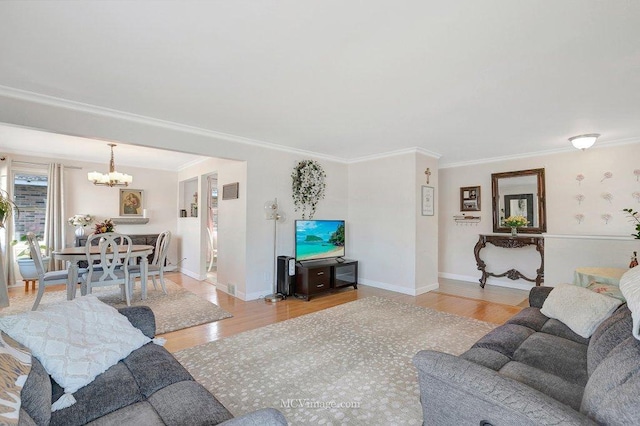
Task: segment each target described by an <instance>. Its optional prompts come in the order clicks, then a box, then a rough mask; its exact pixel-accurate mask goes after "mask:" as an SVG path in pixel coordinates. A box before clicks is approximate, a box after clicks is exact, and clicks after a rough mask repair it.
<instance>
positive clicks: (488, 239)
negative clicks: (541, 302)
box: [473, 234, 544, 288]
mask: <svg viewBox="0 0 640 426" xmlns="http://www.w3.org/2000/svg"><path fill="white" fill-rule="evenodd" d="M487 243H489V244H492V245H494V246H496V247H502V248H507V249H516V248H522V247H526V246H535V248H536V250H537V251H538V253H540V268H538V269H537V270H536V277H535V278H529V277H527V276H525V275H523V274H522V273H521V272H520V271H518V270H516V269H509V270H508V271H506V272H504V273H502V274H494V273H493V272H487V264H486V263H485V262H484V261H483V260H482V259H480V251H481V250H482V249H483V248H485V247H486V246H487ZM473 254H474V255H475V256H476V264H477V265H478V270H479V271H481V272H482V277H480V287H482V288H484V286H485V284H486V283H487V277H490V276H491V277H504V276H506V277H507V278H509V279H511V280H517V279H519V278H522V279H523V280H527V281H530V282H534V283H536V286H539V285H542V282H543V281H544V239H543V238H542V236H531V235H526V236H525V235H518V236H515V237H512V236H511V235H508V234H505V235H484V234H480V238H479V239H478V242H477V243H476V245H475V247H474V248H473Z"/></svg>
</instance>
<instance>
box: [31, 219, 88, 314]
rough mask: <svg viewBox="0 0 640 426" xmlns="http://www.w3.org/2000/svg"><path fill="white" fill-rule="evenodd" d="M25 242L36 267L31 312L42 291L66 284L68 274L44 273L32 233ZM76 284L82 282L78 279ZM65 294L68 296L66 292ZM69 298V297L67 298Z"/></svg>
mask: <svg viewBox="0 0 640 426" xmlns="http://www.w3.org/2000/svg"><path fill="white" fill-rule="evenodd" d="M27 242H28V244H29V252H30V253H31V258H32V259H33V263H34V265H35V267H36V272H37V273H38V278H37V279H38V295H37V296H36V301H35V302H34V303H33V307H32V308H31V310H32V311H35V310H36V309H38V305H39V304H40V300H42V295H43V294H44V290H45V288H46V287H47V286H51V285H57V284H67V285H68V283H67V282H68V280H69V274H68V273H67V271H49V272H45V269H44V263H43V261H42V253H41V252H40V245H39V244H38V240H37V238H36V236H35V234H34V233H33V232H29V233H28V234H27ZM78 282H79V283H81V282H82V278H80V277H79V278H78ZM67 294H69V293H68V292H67ZM67 298H69V297H67Z"/></svg>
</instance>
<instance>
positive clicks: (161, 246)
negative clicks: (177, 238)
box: [128, 231, 171, 294]
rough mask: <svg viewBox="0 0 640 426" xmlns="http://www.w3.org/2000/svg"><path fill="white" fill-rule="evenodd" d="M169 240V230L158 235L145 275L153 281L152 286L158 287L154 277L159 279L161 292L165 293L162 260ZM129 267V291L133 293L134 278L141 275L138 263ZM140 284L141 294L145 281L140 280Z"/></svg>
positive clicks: (143, 291)
mask: <svg viewBox="0 0 640 426" xmlns="http://www.w3.org/2000/svg"><path fill="white" fill-rule="evenodd" d="M170 242H171V232H170V231H164V232H163V233H161V234H160V235H158V239H157V240H156V248H155V250H154V251H153V260H152V261H151V263H149V266H148V268H147V277H151V281H152V282H153V288H155V289H156V290H157V289H158V284H157V282H156V277H158V278H159V280H160V285H161V286H162V292H163V293H164V294H167V286H166V284H165V282H164V262H165V260H166V258H167V251H168V250H169V243H170ZM128 269H129V279H130V284H129V286H130V287H129V292H130V293H131V294H133V287H134V282H135V280H136V278H139V277H141V276H142V271H141V270H140V265H131V266H129V267H128ZM140 286H141V289H142V294H146V292H147V291H146V290H147V283H146V282H142V280H141V281H140Z"/></svg>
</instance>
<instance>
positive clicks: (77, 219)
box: [67, 214, 93, 227]
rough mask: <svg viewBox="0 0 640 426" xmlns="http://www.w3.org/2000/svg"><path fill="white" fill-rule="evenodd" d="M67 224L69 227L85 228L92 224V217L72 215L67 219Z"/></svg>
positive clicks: (88, 215)
mask: <svg viewBox="0 0 640 426" xmlns="http://www.w3.org/2000/svg"><path fill="white" fill-rule="evenodd" d="M67 222H69V225H73V226H82V227H85V226H89V225H91V224H92V223H93V216H91V215H90V214H74V215H73V216H71V217H70V218H69V219H67Z"/></svg>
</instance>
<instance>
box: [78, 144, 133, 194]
mask: <svg viewBox="0 0 640 426" xmlns="http://www.w3.org/2000/svg"><path fill="white" fill-rule="evenodd" d="M108 145H109V146H110V147H111V161H110V162H109V173H105V174H102V173H100V172H89V173H88V174H87V179H89V180H90V181H91V182H93V184H94V185H104V186H129V184H130V183H131V182H133V176H131V175H128V174H126V173H118V172H116V164H115V162H114V161H113V147H114V146H116V144H115V143H110V144H108Z"/></svg>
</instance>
